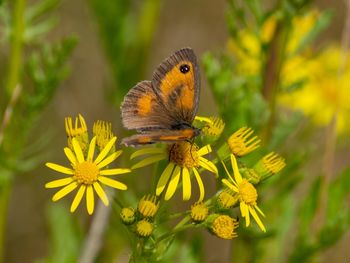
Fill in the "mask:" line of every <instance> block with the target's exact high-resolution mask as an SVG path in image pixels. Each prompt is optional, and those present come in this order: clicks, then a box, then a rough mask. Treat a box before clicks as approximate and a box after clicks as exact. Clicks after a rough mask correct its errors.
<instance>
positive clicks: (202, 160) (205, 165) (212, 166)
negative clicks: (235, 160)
mask: <svg viewBox="0 0 350 263" xmlns="http://www.w3.org/2000/svg"><path fill="white" fill-rule="evenodd" d="M199 165H200V166H202V167H203V168H204V169H207V170H208V171H211V172H213V173H215V174H218V169H217V168H216V166H215V164H213V163H212V162H211V161H209V160H207V159H205V158H203V157H199Z"/></svg>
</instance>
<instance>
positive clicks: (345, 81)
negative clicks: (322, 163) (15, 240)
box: [279, 45, 350, 134]
mask: <svg viewBox="0 0 350 263" xmlns="http://www.w3.org/2000/svg"><path fill="white" fill-rule="evenodd" d="M342 63H344V72H342V73H341V72H340V68H341V67H342V66H343V65H342ZM300 70H302V71H303V72H304V74H306V75H307V76H308V78H307V81H306V82H305V83H304V85H303V86H302V88H299V89H297V90H295V91H293V92H290V93H285V94H283V95H282V96H280V98H279V102H280V104H282V105H286V106H287V107H289V108H292V109H295V110H301V111H302V112H303V113H304V114H305V115H306V116H308V117H310V119H311V120H312V122H313V123H314V124H315V125H317V126H326V125H328V124H329V123H330V122H331V120H332V118H333V116H334V115H336V116H337V123H336V124H337V126H336V131H337V134H344V133H347V132H349V131H350V128H349V127H350V126H349V125H347V124H348V123H349V122H350V92H349V83H350V58H347V59H346V60H345V61H343V59H342V51H341V48H340V47H338V46H335V45H334V46H330V47H328V48H326V49H325V50H323V51H322V52H320V53H319V54H318V55H317V56H316V57H314V58H312V59H309V60H307V61H306V62H304V63H303V66H302V68H300V69H299V71H300Z"/></svg>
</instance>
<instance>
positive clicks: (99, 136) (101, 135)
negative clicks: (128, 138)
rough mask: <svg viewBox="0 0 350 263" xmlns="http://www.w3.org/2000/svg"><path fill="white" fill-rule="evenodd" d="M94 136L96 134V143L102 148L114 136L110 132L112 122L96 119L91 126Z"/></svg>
mask: <svg viewBox="0 0 350 263" xmlns="http://www.w3.org/2000/svg"><path fill="white" fill-rule="evenodd" d="M92 132H93V134H94V136H96V144H97V146H98V148H99V149H100V150H102V149H103V148H104V147H105V146H106V145H107V143H108V142H109V141H110V140H111V139H112V138H113V137H114V134H113V132H112V123H110V122H106V121H100V120H99V121H97V122H95V123H94V126H93V128H92Z"/></svg>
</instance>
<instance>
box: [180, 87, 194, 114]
mask: <svg viewBox="0 0 350 263" xmlns="http://www.w3.org/2000/svg"><path fill="white" fill-rule="evenodd" d="M193 103H194V92H193V90H191V89H190V88H188V87H187V86H185V87H184V88H182V89H181V94H180V95H179V96H178V97H177V99H176V107H177V108H185V109H186V110H188V111H190V110H192V109H193Z"/></svg>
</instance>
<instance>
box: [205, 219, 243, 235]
mask: <svg viewBox="0 0 350 263" xmlns="http://www.w3.org/2000/svg"><path fill="white" fill-rule="evenodd" d="M212 217H213V218H214V219H211V220H212V223H211V231H212V232H213V233H214V234H215V235H216V236H217V237H220V238H223V239H232V238H234V237H237V236H238V235H237V233H236V228H238V222H237V220H236V219H234V218H232V217H230V216H228V215H212Z"/></svg>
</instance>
